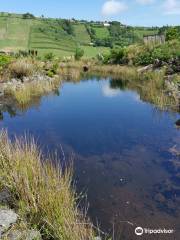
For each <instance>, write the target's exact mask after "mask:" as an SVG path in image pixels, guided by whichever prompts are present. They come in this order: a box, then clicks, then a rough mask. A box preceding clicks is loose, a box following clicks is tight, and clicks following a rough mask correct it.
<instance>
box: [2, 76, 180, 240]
mask: <svg viewBox="0 0 180 240" xmlns="http://www.w3.org/2000/svg"><path fill="white" fill-rule="evenodd" d="M135 85H136V84H134V85H133V84H132V83H131V84H130V83H129V82H127V81H126V82H125V81H122V80H117V79H116V80H112V79H107V80H96V79H94V78H91V79H90V80H85V79H84V80H82V81H81V82H79V83H76V84H74V83H71V82H68V83H65V84H64V85H63V87H62V89H61V92H60V95H59V94H54V95H50V96H46V97H42V98H40V99H38V100H37V99H35V101H34V103H31V104H30V105H29V108H26V109H20V108H19V107H18V106H17V105H16V104H15V103H11V105H10V106H11V108H9V107H7V105H6V107H5V108H2V109H1V112H2V113H3V114H4V118H3V119H2V120H1V122H0V127H1V128H3V127H7V128H8V130H9V133H10V135H11V134H12V133H16V134H17V135H20V134H22V133H23V132H24V131H28V132H29V133H31V134H32V135H34V136H35V137H37V138H38V142H39V143H40V145H41V146H47V148H48V150H49V151H52V152H54V151H55V149H57V152H58V154H59V155H60V156H61V155H62V151H61V145H62V146H63V149H64V152H65V154H66V159H69V157H71V156H73V159H74V168H75V173H74V179H75V181H76V184H77V189H78V191H79V192H82V191H83V192H84V193H86V194H87V198H88V202H89V204H90V206H89V214H90V216H91V218H92V219H93V221H94V222H95V223H96V222H98V223H99V224H100V226H101V228H102V230H104V231H106V232H112V228H113V226H114V229H115V237H116V239H128V240H129V239H133V240H134V239H136V236H135V235H134V228H135V227H136V226H142V227H149V228H157V226H158V227H162V228H164V227H167V228H175V229H176V235H177V236H175V235H173V238H175V239H178V236H179V234H180V229H179V227H180V226H179V222H180V189H179V183H180V182H179V179H180V178H179V172H180V168H179V167H180V165H179V162H180V159H179V157H178V156H175V155H173V154H172V151H171V152H169V149H170V148H172V147H173V146H178V144H180V131H178V129H176V128H175V127H174V122H175V121H176V119H178V118H179V117H180V115H179V114H177V113H175V111H171V109H169V111H163V110H161V111H160V110H157V109H155V107H154V106H153V105H151V104H149V103H146V102H144V101H142V100H140V98H141V99H142V97H140V95H139V90H138V88H136V87H137V86H136V87H135ZM4 106H5V105H4ZM8 106H9V105H8ZM11 116H14V118H13V119H12V118H11ZM168 237H169V236H168ZM173 238H172V239H173ZM148 239H154V238H148ZM159 239H166V238H164V236H163V238H159ZM167 239H169V238H167Z"/></svg>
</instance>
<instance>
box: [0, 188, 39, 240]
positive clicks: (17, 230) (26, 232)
mask: <svg viewBox="0 0 180 240" xmlns="http://www.w3.org/2000/svg"><path fill="white" fill-rule="evenodd" d="M11 203H12V198H11V194H10V193H9V191H8V190H7V189H4V190H2V191H0V239H2V240H20V239H23V240H35V239H36V240H41V239H42V237H41V234H40V232H39V231H37V230H34V229H28V228H27V224H26V223H25V222H22V220H21V219H20V217H19V216H18V214H16V212H15V210H13V209H10V205H11Z"/></svg>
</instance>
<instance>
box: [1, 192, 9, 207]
mask: <svg viewBox="0 0 180 240" xmlns="http://www.w3.org/2000/svg"><path fill="white" fill-rule="evenodd" d="M11 201H12V198H11V194H10V192H9V191H8V190H7V189H3V190H2V191H1V192H0V204H5V205H9V204H10V203H11Z"/></svg>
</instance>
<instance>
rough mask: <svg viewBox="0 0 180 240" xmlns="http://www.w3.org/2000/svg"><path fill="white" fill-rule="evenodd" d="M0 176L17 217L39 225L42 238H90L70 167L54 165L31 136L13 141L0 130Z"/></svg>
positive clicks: (86, 239) (85, 239) (32, 225)
mask: <svg viewBox="0 0 180 240" xmlns="http://www.w3.org/2000/svg"><path fill="white" fill-rule="evenodd" d="M0 179H1V187H7V188H8V189H9V190H10V191H11V193H12V194H13V197H14V207H15V208H16V209H17V211H18V214H19V215H20V217H21V218H22V219H24V220H25V221H27V223H28V224H29V225H30V227H36V228H38V229H39V230H40V231H41V233H42V234H43V239H59V240H61V239H63V240H92V239H93V237H94V232H93V229H92V225H91V224H90V223H89V222H88V221H86V219H85V217H84V215H83V214H82V212H80V211H79V209H78V207H77V199H78V198H77V195H76V194H75V191H74V190H73V188H72V184H71V183H72V169H71V168H67V169H66V170H65V171H62V168H61V166H60V165H56V167H55V166H54V165H53V164H52V161H51V160H50V159H47V158H44V156H43V155H42V153H41V151H40V150H39V148H38V147H37V145H36V144H35V142H34V140H33V139H32V138H31V139H30V140H29V139H27V137H24V138H20V139H17V138H15V140H14V141H13V142H12V141H10V140H9V139H8V135H7V132H6V131H2V132H1V133H0Z"/></svg>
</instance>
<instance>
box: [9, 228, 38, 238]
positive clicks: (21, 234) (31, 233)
mask: <svg viewBox="0 0 180 240" xmlns="http://www.w3.org/2000/svg"><path fill="white" fill-rule="evenodd" d="M7 239H8V240H21V239H23V240H41V239H42V238H41V234H40V232H38V231H36V230H27V231H20V230H16V231H11V232H10V233H9V234H8V236H7Z"/></svg>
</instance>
